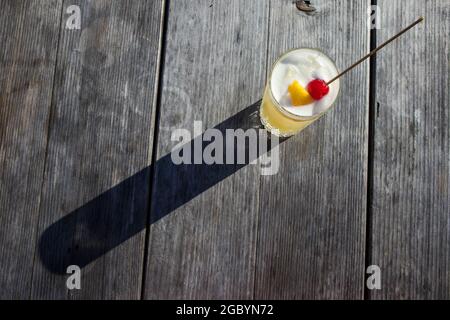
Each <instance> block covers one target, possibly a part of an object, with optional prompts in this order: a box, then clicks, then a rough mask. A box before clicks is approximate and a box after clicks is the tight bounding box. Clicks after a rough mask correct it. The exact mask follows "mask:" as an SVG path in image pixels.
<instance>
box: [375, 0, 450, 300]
mask: <svg viewBox="0 0 450 320" xmlns="http://www.w3.org/2000/svg"><path fill="white" fill-rule="evenodd" d="M378 5H379V6H380V9H381V12H382V26H381V27H382V28H381V30H378V31H377V38H378V39H379V41H381V40H383V39H386V38H387V37H389V36H390V35H392V34H395V32H397V31H398V30H400V29H401V28H402V27H405V26H406V25H408V24H409V23H411V22H413V21H414V20H416V19H417V18H418V17H420V16H424V17H425V22H424V23H423V24H421V25H419V26H418V27H416V28H415V29H414V30H412V31H410V32H409V33H408V34H407V35H405V36H404V37H403V38H402V39H400V40H399V41H397V42H396V43H394V44H393V45H392V46H391V47H390V48H387V49H386V50H385V51H384V52H383V53H381V54H380V55H379V56H378V57H377V63H376V64H377V75H376V76H377V81H376V102H377V105H378V107H377V112H376V114H377V115H376V118H375V122H374V126H375V138H374V169H373V172H374V175H373V177H374V181H373V207H372V241H371V246H372V248H373V251H372V254H371V257H370V263H371V264H376V265H378V266H380V268H381V281H382V283H381V290H376V291H372V292H370V297H371V298H374V299H449V298H450V229H449V225H450V216H449V213H450V210H449V205H450V194H449V181H450V171H449V170H450V169H449V165H450V151H449V143H450V129H449V123H450V112H449V105H450V101H449V88H450V83H449V81H450V76H449V70H450V65H449V57H450V53H449V42H448V36H449V34H450V20H449V17H450V2H449V1H420V2H418V1H412V0H407V1H385V0H379V1H378Z"/></svg>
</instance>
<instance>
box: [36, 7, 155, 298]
mask: <svg viewBox="0 0 450 320" xmlns="http://www.w3.org/2000/svg"><path fill="white" fill-rule="evenodd" d="M69 5H78V6H79V7H80V9H81V17H82V25H81V30H69V29H66V28H65V20H63V24H62V26H61V28H62V29H61V34H62V38H61V42H60V47H59V55H58V64H57V70H56V91H55V94H54V99H53V108H54V110H53V117H52V119H51V123H50V142H49V150H48V164H47V167H46V168H47V169H46V171H45V179H44V185H43V199H42V210H41V217H40V223H39V235H41V239H40V254H39V255H38V256H37V257H36V265H35V268H34V277H33V297H34V298H57V299H65V298H71V299H79V298H83V299H91V298H94V299H98V298H102V299H116V298H122V299H128V298H134V299H137V298H139V297H140V289H141V283H142V270H143V252H144V246H145V239H144V238H145V237H144V234H145V232H141V233H138V234H137V235H136V236H135V237H133V238H132V239H130V240H129V241H127V242H123V241H124V239H127V234H126V233H127V232H128V229H129V228H130V226H134V225H141V226H143V227H144V226H145V219H146V215H147V214H148V199H149V197H150V195H149V188H148V186H149V185H150V181H149V176H148V174H146V172H147V171H146V170H145V169H144V170H143V171H140V170H141V169H143V168H145V167H147V166H148V165H149V164H150V161H151V153H152V142H153V136H152V135H153V132H154V117H155V113H154V107H155V100H156V87H157V78H158V77H157V74H158V64H159V60H158V59H159V52H160V34H161V23H162V8H163V3H162V1H140V0H128V1H108V0H98V1H88V0H77V1H73V0H70V1H69V0H68V1H65V2H64V8H63V9H64V12H65V11H66V10H67V8H68V6H69ZM68 17H69V15H67V14H66V15H64V19H67V18H68ZM138 171H140V173H138V174H136V173H137V172H138ZM134 174H136V175H134ZM133 175H134V176H133ZM130 176H132V178H130V179H129V180H127V182H124V183H122V184H121V185H120V187H118V188H113V189H110V188H111V187H112V186H114V185H116V184H117V183H119V182H120V181H122V180H124V179H126V178H128V177H130ZM108 189H110V190H109V191H108V192H107V193H106V194H104V195H103V196H101V197H97V196H98V195H99V194H101V193H102V192H103V191H105V190H108ZM94 198H95V200H94V201H93V202H91V203H90V205H86V206H82V205H84V204H85V203H87V202H88V201H89V200H91V199H94ZM66 217H68V218H67V219H64V218H66ZM61 218H62V219H61ZM60 219H61V220H60ZM54 222H56V223H55V224H53V223H54ZM143 230H145V228H144V229H143ZM119 244H120V245H119ZM115 246H117V247H116V248H115V249H114V250H112V251H109V252H107V251H108V250H106V249H105V248H113V247H115ZM99 252H101V253H105V252H107V253H106V254H105V255H104V256H101V257H99V256H98V254H99ZM96 254H97V256H96ZM93 258H98V259H96V260H95V261H92V262H91V261H90V260H89V259H93ZM87 262H91V263H90V264H88V265H87V266H86V267H84V268H83V269H82V271H81V290H74V291H70V292H69V291H68V290H67V288H66V278H67V275H66V274H65V273H63V274H57V273H53V272H52V271H58V272H61V271H62V272H64V271H65V268H66V267H67V265H69V264H76V265H78V264H79V265H81V266H84V264H85V263H87Z"/></svg>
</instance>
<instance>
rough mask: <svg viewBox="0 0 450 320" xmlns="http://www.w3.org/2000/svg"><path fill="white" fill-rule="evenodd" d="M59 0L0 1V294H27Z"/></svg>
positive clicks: (11, 296) (15, 296)
mask: <svg viewBox="0 0 450 320" xmlns="http://www.w3.org/2000/svg"><path fill="white" fill-rule="evenodd" d="M60 16H61V1H58V0H55V1H51V0H49V1H41V0H35V1H13V0H11V1H10V0H5V1H2V2H1V10H0V43H1V50H0V226H1V227H0V288H1V290H0V298H2V299H26V298H28V297H29V296H30V289H31V276H32V266H33V255H34V250H35V239H36V223H37V219H38V211H39V203H40V193H41V186H42V177H43V172H44V160H45V150H46V146H47V133H48V132H47V129H48V120H49V114H50V102H51V96H52V84H53V76H54V69H55V67H54V66H55V61H56V48H57V42H58V31H59V28H58V26H59V20H60Z"/></svg>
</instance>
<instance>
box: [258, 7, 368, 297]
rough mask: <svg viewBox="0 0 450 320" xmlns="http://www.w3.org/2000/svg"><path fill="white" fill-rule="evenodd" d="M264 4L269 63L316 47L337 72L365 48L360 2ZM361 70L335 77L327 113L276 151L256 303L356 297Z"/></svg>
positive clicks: (267, 184) (364, 75)
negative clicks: (305, 6) (335, 92)
mask: <svg viewBox="0 0 450 320" xmlns="http://www.w3.org/2000/svg"><path fill="white" fill-rule="evenodd" d="M313 5H314V6H315V7H316V9H317V11H316V13H315V14H314V15H307V14H305V13H302V12H300V11H298V10H297V9H296V8H295V5H294V4H293V3H292V1H288V0H286V1H280V3H279V4H278V3H277V4H275V3H274V2H271V8H270V11H271V14H270V41H269V61H270V63H272V62H274V61H275V60H276V58H277V57H278V56H279V55H280V54H282V53H283V52H285V51H287V50H289V49H291V48H296V47H310V48H320V50H322V51H323V52H325V53H326V54H327V55H329V56H330V57H331V58H332V59H333V60H334V61H335V62H336V65H337V66H338V69H340V70H343V69H345V68H346V67H347V66H349V65H350V64H351V63H352V62H354V61H356V60H357V59H359V58H360V57H362V56H363V55H364V54H366V53H367V52H368V49H369V32H368V29H367V26H366V21H367V14H366V12H367V6H368V5H369V1H313ZM368 67H369V65H368V64H367V63H366V64H363V65H361V66H359V67H358V68H357V69H355V70H353V71H352V72H351V73H349V74H347V75H346V76H345V77H344V78H342V79H341V92H340V96H339V98H338V101H337V103H336V105H335V106H334V109H333V110H332V111H330V112H329V113H328V114H326V115H325V116H324V117H323V118H321V119H320V120H318V121H317V122H316V123H314V124H312V125H311V126H310V127H309V128H307V129H306V130H305V131H303V132H302V133H300V134H299V135H298V136H296V137H294V138H292V139H290V140H289V141H287V142H285V143H284V144H282V145H281V146H280V170H279V172H278V174H277V175H274V176H262V177H261V190H260V202H259V206H260V216H259V228H258V233H259V234H258V239H259V240H258V247H257V260H256V277H255V297H256V298H260V299H268V298H271V299H273V298H275V299H293V298H295V299H304V298H307V299H362V298H363V292H364V286H363V284H364V274H365V272H364V252H365V247H364V246H365V217H366V201H367V194H366V193H367V160H368V159H367V157H368V155H367V151H368V144H367V141H368V126H367V125H368V122H367V119H368V90H369V72H368V71H369V68H368Z"/></svg>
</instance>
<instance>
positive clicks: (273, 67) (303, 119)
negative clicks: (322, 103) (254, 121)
mask: <svg viewBox="0 0 450 320" xmlns="http://www.w3.org/2000/svg"><path fill="white" fill-rule="evenodd" d="M297 50H313V51H317V52H319V53H321V54H323V55H324V56H325V57H327V58H328V59H330V61H331V63H332V64H333V66H334V68H335V69H336V70H337V72H338V73H339V69H338V68H337V66H336V62H334V60H333V59H331V58H330V57H329V56H328V55H327V54H326V53H325V52H323V51H322V50H320V49H317V48H310V47H299V48H292V49H290V50H288V51H286V52H284V53H283V54H281V55H280V56H279V57H278V58H277V60H275V62H274V63H273V64H272V67H271V70H270V74H269V78H268V81H267V86H268V87H269V94H270V98H271V99H272V102H274V105H275V106H276V108H277V109H278V111H280V112H281V113H283V114H284V115H285V116H287V117H288V118H291V119H292V120H297V121H305V120H313V119H315V118H318V117H320V116H322V115H324V114H325V113H327V112H328V111H329V110H331V108H332V106H333V105H334V103H335V102H336V100H337V99H338V97H339V95H340V93H341V87H340V85H339V89H338V93H337V95H336V98H335V99H334V101H333V103H331V105H330V106H329V107H328V108H327V109H326V110H324V111H322V112H320V113H318V114H315V115H312V116H299V115H296V114H294V113H292V112H289V111H288V110H286V109H285V108H283V106H281V105H280V103H279V102H278V100H277V99H275V97H274V96H273V92H272V73H273V70H274V69H275V66H276V65H277V64H278V63H279V62H280V60H281V59H282V58H284V57H285V56H287V55H288V54H290V53H291V52H293V51H297ZM337 81H339V79H338V80H337ZM339 84H340V82H339Z"/></svg>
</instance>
